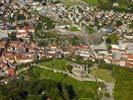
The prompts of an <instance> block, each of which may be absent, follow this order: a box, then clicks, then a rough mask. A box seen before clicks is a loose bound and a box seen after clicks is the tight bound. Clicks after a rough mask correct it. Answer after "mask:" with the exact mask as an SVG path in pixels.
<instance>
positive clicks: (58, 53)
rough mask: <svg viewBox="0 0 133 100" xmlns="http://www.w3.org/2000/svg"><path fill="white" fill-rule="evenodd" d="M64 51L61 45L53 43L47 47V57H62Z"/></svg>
mask: <svg viewBox="0 0 133 100" xmlns="http://www.w3.org/2000/svg"><path fill="white" fill-rule="evenodd" d="M62 57H63V51H62V50H61V49H60V48H59V46H57V45H55V44H53V45H49V46H48V47H47V48H46V58H62Z"/></svg>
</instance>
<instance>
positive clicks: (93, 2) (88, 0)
mask: <svg viewBox="0 0 133 100" xmlns="http://www.w3.org/2000/svg"><path fill="white" fill-rule="evenodd" d="M82 1H84V2H85V3H87V4H90V5H97V4H98V0H82Z"/></svg>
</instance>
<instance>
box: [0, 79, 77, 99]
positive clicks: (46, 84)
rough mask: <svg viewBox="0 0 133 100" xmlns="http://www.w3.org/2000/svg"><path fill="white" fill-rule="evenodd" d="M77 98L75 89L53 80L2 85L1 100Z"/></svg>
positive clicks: (13, 82) (21, 81) (0, 89)
mask: <svg viewBox="0 0 133 100" xmlns="http://www.w3.org/2000/svg"><path fill="white" fill-rule="evenodd" d="M74 96H75V93H74V91H73V87H72V86H71V85H70V86H67V85H63V84H61V83H58V82H54V81H52V80H30V81H25V80H21V79H19V80H17V81H11V82H10V83H9V84H7V85H4V86H2V85H0V99H1V100H46V99H47V98H51V99H52V100H70V99H72V98H73V97H74Z"/></svg>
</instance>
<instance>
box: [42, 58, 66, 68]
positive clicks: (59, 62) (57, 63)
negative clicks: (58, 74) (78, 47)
mask: <svg viewBox="0 0 133 100" xmlns="http://www.w3.org/2000/svg"><path fill="white" fill-rule="evenodd" d="M40 65H42V66H46V67H50V68H54V69H58V70H65V68H66V66H67V64H66V60H64V59H51V60H50V61H48V62H42V63H40Z"/></svg>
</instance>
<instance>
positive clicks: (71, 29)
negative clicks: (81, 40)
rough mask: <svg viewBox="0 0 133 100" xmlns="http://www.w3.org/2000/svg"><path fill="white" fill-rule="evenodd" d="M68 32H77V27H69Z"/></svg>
mask: <svg viewBox="0 0 133 100" xmlns="http://www.w3.org/2000/svg"><path fill="white" fill-rule="evenodd" d="M69 30H70V31H79V29H78V27H76V26H71V27H70V28H69Z"/></svg>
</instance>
